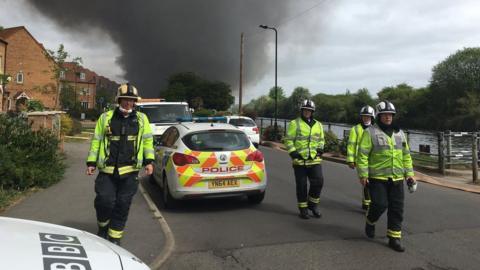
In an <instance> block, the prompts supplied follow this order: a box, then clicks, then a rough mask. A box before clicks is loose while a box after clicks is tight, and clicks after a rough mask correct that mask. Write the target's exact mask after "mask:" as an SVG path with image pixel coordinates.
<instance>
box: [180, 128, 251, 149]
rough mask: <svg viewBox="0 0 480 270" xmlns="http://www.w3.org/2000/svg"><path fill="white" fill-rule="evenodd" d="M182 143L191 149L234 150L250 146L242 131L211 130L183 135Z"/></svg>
mask: <svg viewBox="0 0 480 270" xmlns="http://www.w3.org/2000/svg"><path fill="white" fill-rule="evenodd" d="M182 141H183V143H184V144H185V145H186V146H187V147H188V148H190V149H191V150H193V151H236V150H242V149H247V148H249V147H250V141H249V140H248V137H247V136H246V135H245V133H243V132H239V131H228V130H211V131H202V132H195V133H190V134H187V135H185V136H184V137H183V138H182Z"/></svg>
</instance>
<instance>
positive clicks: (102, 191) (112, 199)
mask: <svg viewBox="0 0 480 270" xmlns="http://www.w3.org/2000/svg"><path fill="white" fill-rule="evenodd" d="M137 175H138V172H134V173H130V174H127V175H122V176H121V177H120V176H118V174H116V175H112V174H106V173H102V172H100V173H99V174H98V176H97V179H96V180H95V193H96V194H97V196H96V197H95V202H94V204H95V210H96V211H97V220H98V222H99V223H105V222H108V221H109V222H108V227H109V228H110V229H112V230H115V231H123V229H124V228H125V223H126V222H127V218H128V212H129V210H130V205H131V204H132V198H133V196H134V195H135V193H136V192H137V190H138V178H137Z"/></svg>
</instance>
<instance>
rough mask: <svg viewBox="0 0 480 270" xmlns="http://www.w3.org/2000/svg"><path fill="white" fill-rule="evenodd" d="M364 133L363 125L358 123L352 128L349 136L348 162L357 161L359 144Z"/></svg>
mask: <svg viewBox="0 0 480 270" xmlns="http://www.w3.org/2000/svg"><path fill="white" fill-rule="evenodd" d="M362 135H363V126H362V124H358V125H356V126H354V127H352V128H351V129H350V135H349V136H348V145H347V162H348V163H355V159H356V157H357V151H358V144H359V143H360V139H361V138H362Z"/></svg>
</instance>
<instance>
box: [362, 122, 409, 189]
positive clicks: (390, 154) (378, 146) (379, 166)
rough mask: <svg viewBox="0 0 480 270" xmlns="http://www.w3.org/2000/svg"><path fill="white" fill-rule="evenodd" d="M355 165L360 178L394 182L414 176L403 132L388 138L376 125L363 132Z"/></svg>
mask: <svg viewBox="0 0 480 270" xmlns="http://www.w3.org/2000/svg"><path fill="white" fill-rule="evenodd" d="M356 163H357V172H358V176H359V177H360V178H375V179H379V180H387V179H388V178H392V180H395V181H396V180H403V179H404V178H405V177H413V175H414V174H413V165H412V157H411V156H410V148H409V146H408V143H407V140H406V138H405V134H404V133H403V131H401V130H400V131H399V132H394V133H393V135H392V137H390V136H388V135H387V134H385V132H383V131H382V130H381V129H380V128H379V127H378V125H376V124H375V125H374V126H371V127H369V128H367V129H366V130H365V131H364V133H363V136H362V139H361V140H360V144H359V146H358V153H357V159H356Z"/></svg>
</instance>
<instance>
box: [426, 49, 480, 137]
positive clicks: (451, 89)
mask: <svg viewBox="0 0 480 270" xmlns="http://www.w3.org/2000/svg"><path fill="white" fill-rule="evenodd" d="M430 88H431V93H430V101H431V102H430V108H431V109H432V112H433V113H434V114H435V115H436V117H435V119H433V120H434V122H433V124H434V126H435V128H449V127H451V124H452V122H451V121H445V119H451V118H455V119H456V120H455V121H460V122H464V120H466V119H468V117H469V116H465V117H461V115H462V112H465V108H463V107H462V106H475V104H474V103H472V102H466V100H465V98H468V97H476V96H478V94H480V48H464V49H463V50H459V51H457V52H456V53H454V54H452V55H450V56H449V57H447V59H445V60H443V61H442V62H440V63H439V64H437V65H436V66H435V67H434V68H433V72H432V78H431V81H430ZM466 110H467V111H470V112H473V111H474V110H475V109H474V108H466ZM478 127H479V126H474V127H471V125H464V126H462V128H473V129H478Z"/></svg>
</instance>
